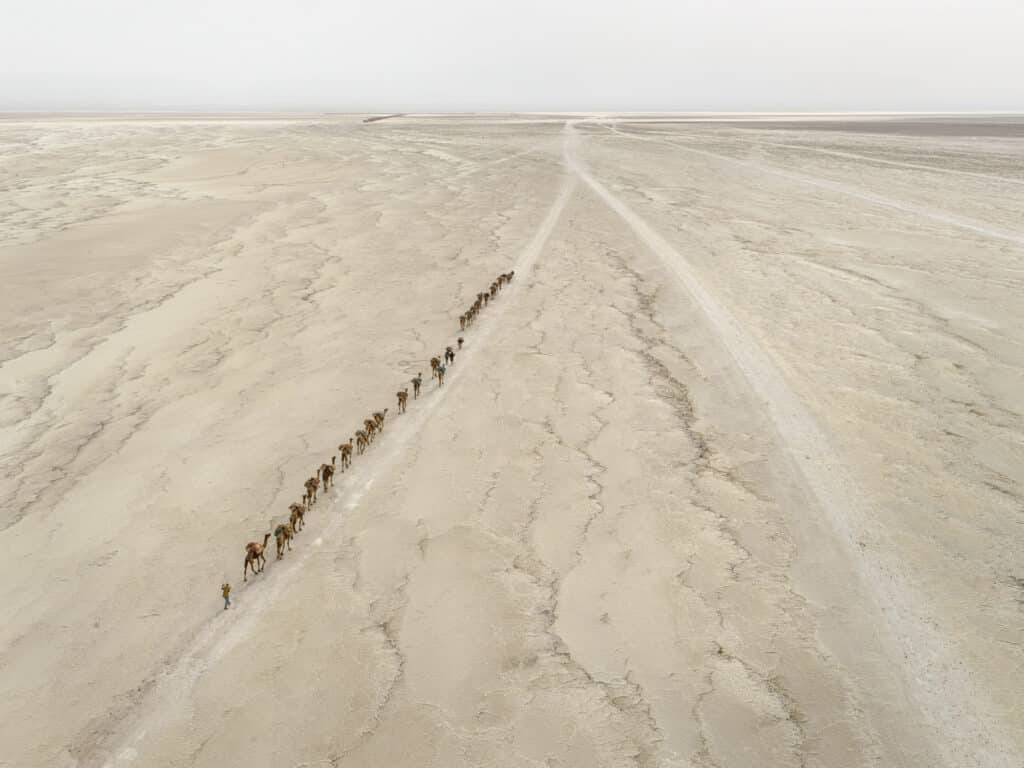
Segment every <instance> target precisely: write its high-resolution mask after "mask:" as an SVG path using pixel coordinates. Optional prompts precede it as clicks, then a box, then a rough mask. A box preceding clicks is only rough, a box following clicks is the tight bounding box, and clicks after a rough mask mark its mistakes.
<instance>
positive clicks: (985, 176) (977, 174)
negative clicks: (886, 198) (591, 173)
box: [616, 131, 1024, 185]
mask: <svg viewBox="0 0 1024 768" xmlns="http://www.w3.org/2000/svg"><path fill="white" fill-rule="evenodd" d="M616 133H619V134H621V135H623V136H630V137H632V138H640V137H639V136H637V135H636V134H627V133H625V132H623V131H616ZM655 133H656V134H658V135H660V136H670V135H674V136H678V134H670V133H668V132H666V131H648V132H646V134H647V135H652V134H655ZM716 138H720V139H721V138H726V137H716ZM727 140H728V141H733V142H736V143H739V144H748V145H751V146H758V147H780V148H782V149H795V150H798V151H800V152H814V153H816V154H819V155H831V156H833V157H843V158H847V159H850V160H862V161H864V162H868V163H879V164H881V165H892V166H895V167H897V168H913V169H914V170H920V171H934V172H935V173H946V174H951V175H954V176H968V177H972V178H976V179H982V180H983V181H998V182H1005V183H1007V184H1021V185H1024V179H1015V178H1013V177H1012V176H999V175H997V174H994V173H982V172H981V171H962V170H960V169H958V168H943V167H941V166H937V165H927V164H926V163H907V162H903V161H900V160H886V159H884V158H881V157H872V156H871V155H861V154H858V153H856V152H844V151H842V150H838V149H825V148H824V147H809V146H807V145H804V144H789V143H787V142H783V141H764V140H761V139H746V138H743V137H741V136H729V137H728V138H727ZM664 141H668V140H667V139H664ZM670 143H671V142H670Z"/></svg>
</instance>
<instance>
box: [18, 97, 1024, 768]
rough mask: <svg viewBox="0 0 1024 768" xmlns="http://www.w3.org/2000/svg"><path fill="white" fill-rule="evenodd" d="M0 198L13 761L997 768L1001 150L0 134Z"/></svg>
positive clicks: (557, 125)
mask: <svg viewBox="0 0 1024 768" xmlns="http://www.w3.org/2000/svg"><path fill="white" fill-rule="evenodd" d="M0 168H2V173H0V223H2V226H0V323H2V330H3V336H2V339H0V529H2V531H0V549H2V551H3V553H4V554H3V558H0V600H2V602H3V604H4V606H5V610H4V621H3V622H2V624H0V743H3V745H4V748H3V750H2V752H0V764H2V765H5V766H6V765H9V766H18V767H19V768H21V767H22V766H43V765H46V766H128V765H140V766H182V767H184V766H218V767H219V766H225V765H241V764H243V763H244V764H245V765H249V766H275V767H278V766H323V767H324V768H326V767H327V766H333V767H334V768H354V767H355V766H373V767H374V768H377V767H379V766H388V767H389V768H403V767H408V768H428V767H429V766H437V767H438V768H457V767H458V766H466V767H469V766H495V767H502V768H504V767H508V768H512V767H513V766H514V767H516V768H519V767H523V766H536V767H537V768H541V767H542V766H543V767H545V768H556V767H562V768H566V767H569V766H572V767H579V768H597V767H601V768H604V767H607V768H613V767H614V768H619V767H622V768H626V767H632V766H664V767H665V768H676V767H680V768H681V767H682V766H694V767H695V768H739V767H741V766H750V767H751V768H764V767H765V766H779V767H780V768H782V767H789V766H792V767H793V768H797V767H804V768H810V767H821V768H826V767H827V768H836V767H837V766H839V767H845V766H851V767H853V766H879V767H885V768H888V767H889V766H908V767H911V768H933V767H935V766H945V767H946V768H963V767H966V766H983V767H985V768H1019V767H1020V766H1021V765H1022V764H1024V710H1022V705H1021V703H1020V702H1021V698H1020V691H1021V690H1022V689H1024V646H1022V629H1024V546H1022V545H1024V525H1022V524H1024V506H1022V505H1024V502H1022V499H1024V469H1022V467H1024V419H1022V413H1024V395H1022V393H1024V381H1022V363H1024V301H1022V299H1021V297H1022V296H1024V290H1022V289H1024V216H1022V212H1024V124H1022V123H1021V122H1020V121H1015V120H1011V119H1006V120H997V119H977V120H963V119H949V120H937V119H933V120H890V121H880V120H875V121H863V122H835V121H833V122H829V123H800V122H789V123H781V122H780V123H767V122H763V121H762V122H756V121H751V122H744V123H726V122H705V121H697V122H679V121H670V120H664V119H658V120H645V119H641V118H637V117H633V118H630V119H628V120H627V119H617V118H613V117H603V118H590V119H588V118H585V117H581V116H566V117H565V118H560V117H555V116H548V117H546V118H526V117H524V118H520V119H516V118H501V119H499V118H491V117H486V116H475V117H464V118H457V119H456V118H445V119H441V118H408V117H407V118H395V119H390V120H384V121H380V122H374V123H369V124H365V123H363V122H362V121H361V120H359V119H358V118H355V117H351V118H292V119H284V118H281V119H228V118H223V119H221V118H218V119H214V118H210V119H185V118H178V119H160V120H155V119H144V118H134V119H129V118H125V119H117V120H113V119H78V120H70V119H68V120H64V119H39V120H35V121H31V120H26V119H8V120H4V121H2V122H0ZM509 269H515V270H516V277H515V280H514V281H513V283H512V285H511V286H509V287H508V288H506V289H504V290H503V291H502V292H501V293H500V294H499V296H498V297H497V300H496V301H495V302H493V303H492V304H491V305H490V306H488V308H487V309H486V310H485V311H484V312H483V315H482V318H481V320H480V321H478V322H477V323H476V324H475V325H474V326H473V327H472V328H471V329H469V330H468V331H467V332H466V333H465V337H466V345H465V348H464V349H463V350H462V352H460V353H459V354H458V356H457V359H456V362H455V364H454V365H453V366H452V367H451V369H450V372H449V374H450V375H449V378H448V381H447V382H446V384H445V386H444V387H443V388H439V387H437V385H436V384H434V383H433V382H428V383H427V384H426V385H425V388H424V394H423V396H422V397H421V398H419V399H418V400H415V401H410V406H409V411H408V413H406V414H404V415H396V413H395V411H396V409H395V402H394V393H395V392H396V391H397V390H398V389H399V388H400V387H401V386H402V385H403V383H406V382H408V381H409V379H410V378H411V377H412V376H413V375H415V373H416V372H417V371H421V370H424V369H425V368H427V360H428V359H429V357H431V356H432V355H434V354H438V353H440V352H441V351H442V350H443V349H444V347H445V346H446V345H448V344H452V343H453V342H454V340H455V337H456V336H457V335H458V323H457V317H458V314H459V313H460V312H461V311H462V309H463V308H465V307H466V306H468V304H469V303H470V302H471V301H472V298H473V297H474V296H475V294H476V293H477V292H478V291H481V290H483V289H484V288H485V287H486V286H487V285H488V284H489V283H490V281H491V280H492V278H493V277H494V276H495V275H496V274H498V273H499V272H503V271H507V270H509ZM428 379H429V376H428ZM384 406H389V407H390V408H391V411H390V413H389V417H388V422H387V425H386V427H385V431H384V433H383V435H382V437H381V438H380V439H379V440H378V441H377V442H375V443H374V445H373V446H372V447H371V448H370V450H369V451H367V453H366V454H365V455H363V456H358V457H356V461H355V464H354V466H353V468H352V470H351V471H349V472H346V473H344V474H343V475H340V476H339V479H338V483H337V487H336V490H335V491H332V492H328V493H326V494H325V495H324V498H323V499H322V500H321V501H320V502H319V503H318V504H317V505H316V506H315V507H314V508H313V510H312V511H311V512H310V514H309V516H308V525H307V527H306V529H305V530H303V531H302V532H301V533H299V534H298V536H297V537H296V541H295V544H294V549H293V550H292V551H290V552H287V554H286V556H285V558H284V559H283V560H281V561H276V560H274V559H273V557H271V558H270V560H269V561H268V565H267V568H266V570H265V571H264V572H263V573H262V574H260V575H258V576H256V577H255V578H253V577H250V578H249V581H248V582H243V581H242V579H241V578H239V575H240V571H241V569H242V563H243V546H244V544H245V543H246V542H247V541H250V540H253V539H259V538H262V536H261V534H262V533H263V532H264V531H266V530H269V527H270V526H271V525H272V524H273V522H274V521H279V520H281V519H282V518H283V516H284V513H285V512H286V510H287V505H288V504H289V503H290V502H292V501H295V500H297V499H298V498H299V496H301V493H302V488H301V486H302V482H303V480H304V479H305V478H306V477H308V476H309V474H311V472H312V471H313V470H314V468H315V467H316V466H317V465H319V464H320V463H321V462H322V461H325V460H329V458H330V456H331V455H332V454H334V453H336V450H335V449H336V446H337V445H338V443H339V442H341V441H343V440H347V439H348V437H350V436H351V434H352V433H353V431H354V430H355V429H356V428H357V427H358V426H359V425H360V424H361V422H362V419H363V418H364V417H365V416H366V415H367V414H368V413H369V412H370V411H371V410H375V409H377V408H381V407H384ZM225 580H228V581H231V582H232V583H233V585H234V591H233V592H232V607H231V609H230V610H229V611H223V610H222V609H221V601H220V590H219V585H220V584H221V582H223V581H225Z"/></svg>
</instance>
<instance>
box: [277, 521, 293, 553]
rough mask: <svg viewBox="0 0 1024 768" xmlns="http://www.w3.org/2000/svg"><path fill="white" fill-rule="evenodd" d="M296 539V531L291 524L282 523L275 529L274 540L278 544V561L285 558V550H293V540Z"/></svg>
mask: <svg viewBox="0 0 1024 768" xmlns="http://www.w3.org/2000/svg"><path fill="white" fill-rule="evenodd" d="M294 537H295V530H294V529H293V528H292V524H291V523H282V524H281V525H279V526H277V528H275V529H274V540H275V541H276V542H277V559H278V560H280V559H281V558H283V557H284V548H285V546H286V545H287V547H288V549H291V548H292V539H293V538H294Z"/></svg>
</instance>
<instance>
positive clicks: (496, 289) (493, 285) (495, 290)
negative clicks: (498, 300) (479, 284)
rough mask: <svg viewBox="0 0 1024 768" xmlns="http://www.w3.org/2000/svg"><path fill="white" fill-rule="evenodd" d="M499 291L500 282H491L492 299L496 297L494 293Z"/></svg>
mask: <svg viewBox="0 0 1024 768" xmlns="http://www.w3.org/2000/svg"><path fill="white" fill-rule="evenodd" d="M497 292H498V284H497V283H491V298H492V299H493V298H494V295H495V294H496V293H497Z"/></svg>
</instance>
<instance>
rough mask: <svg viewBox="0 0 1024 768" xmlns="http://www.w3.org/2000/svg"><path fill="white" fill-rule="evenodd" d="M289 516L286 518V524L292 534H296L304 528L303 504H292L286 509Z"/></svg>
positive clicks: (304, 509) (304, 511) (304, 514)
mask: <svg viewBox="0 0 1024 768" xmlns="http://www.w3.org/2000/svg"><path fill="white" fill-rule="evenodd" d="M288 511H289V512H290V516H289V518H288V524H289V525H290V526H291V527H292V531H293V532H294V533H298V532H299V531H301V530H302V529H303V528H305V527H306V507H305V505H304V504H296V503H294V502H293V503H292V504H291V505H289V507H288Z"/></svg>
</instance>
